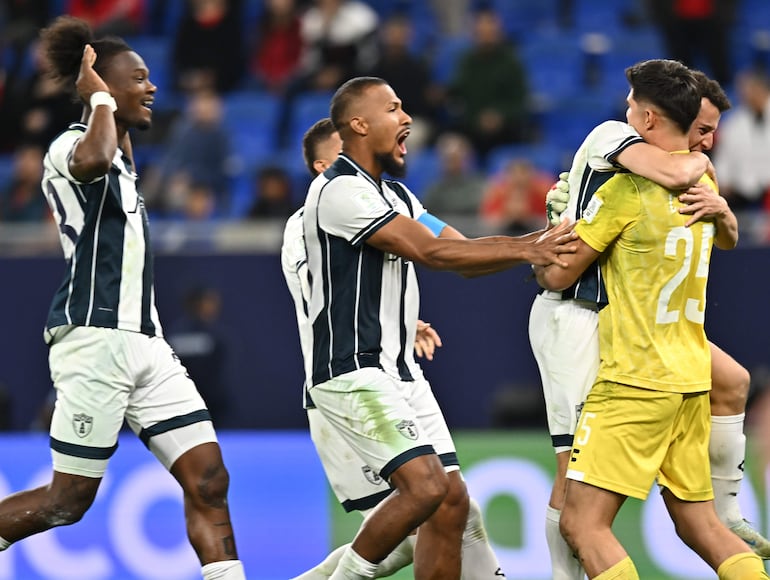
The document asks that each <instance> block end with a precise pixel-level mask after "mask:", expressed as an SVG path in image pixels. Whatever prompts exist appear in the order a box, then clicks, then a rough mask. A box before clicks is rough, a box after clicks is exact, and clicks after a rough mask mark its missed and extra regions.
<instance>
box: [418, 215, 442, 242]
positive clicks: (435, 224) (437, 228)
mask: <svg viewBox="0 0 770 580" xmlns="http://www.w3.org/2000/svg"><path fill="white" fill-rule="evenodd" d="M417 221H418V222H420V223H421V224H422V225H424V226H425V227H426V228H428V229H429V230H430V231H431V232H433V235H434V236H436V237H439V236H440V235H441V230H443V229H444V228H445V227H446V222H442V221H441V220H440V219H438V218H437V217H436V216H434V215H432V214H429V213H428V212H427V211H426V212H425V213H424V214H422V215H421V216H420V217H419V218H417Z"/></svg>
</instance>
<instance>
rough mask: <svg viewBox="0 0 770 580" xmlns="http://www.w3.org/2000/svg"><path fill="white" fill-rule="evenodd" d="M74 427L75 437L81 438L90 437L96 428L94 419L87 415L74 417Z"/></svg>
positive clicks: (82, 414) (80, 414)
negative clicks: (92, 430)
mask: <svg viewBox="0 0 770 580" xmlns="http://www.w3.org/2000/svg"><path fill="white" fill-rule="evenodd" d="M72 426H73V427H74V428H75V435H77V436H78V437H81V438H82V437H88V436H89V435H90V434H91V429H93V427H94V418H93V417H89V416H88V415H86V414H85V413H78V414H77V415H74V416H73V417H72Z"/></svg>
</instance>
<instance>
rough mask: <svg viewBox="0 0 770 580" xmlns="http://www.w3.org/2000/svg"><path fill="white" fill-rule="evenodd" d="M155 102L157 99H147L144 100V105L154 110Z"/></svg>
mask: <svg viewBox="0 0 770 580" xmlns="http://www.w3.org/2000/svg"><path fill="white" fill-rule="evenodd" d="M154 102H155V99H145V100H144V101H142V106H143V107H144V108H145V109H148V110H150V111H152V104H153V103H154Z"/></svg>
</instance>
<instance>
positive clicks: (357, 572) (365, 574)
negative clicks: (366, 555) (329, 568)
mask: <svg viewBox="0 0 770 580" xmlns="http://www.w3.org/2000/svg"><path fill="white" fill-rule="evenodd" d="M376 572H377V564H373V563H372V562H369V561H368V560H364V559H363V558H362V557H361V556H359V555H358V554H356V552H355V551H354V550H353V548H352V546H348V547H347V548H345V551H344V552H343V554H342V558H340V562H339V564H337V569H336V570H335V571H334V574H332V575H331V578H330V580H367V579H368V578H375V574H376Z"/></svg>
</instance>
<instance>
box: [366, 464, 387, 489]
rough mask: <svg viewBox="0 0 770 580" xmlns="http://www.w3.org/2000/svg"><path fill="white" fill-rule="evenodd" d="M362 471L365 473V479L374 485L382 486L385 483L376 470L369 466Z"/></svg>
mask: <svg viewBox="0 0 770 580" xmlns="http://www.w3.org/2000/svg"><path fill="white" fill-rule="evenodd" d="M361 471H363V472H364V477H365V478H366V480H367V481H368V482H369V483H371V484H372V485H380V484H381V483H382V482H383V479H382V478H381V477H380V474H379V473H377V472H375V471H374V469H372V468H371V467H369V466H368V465H364V466H363V467H362V468H361Z"/></svg>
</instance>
